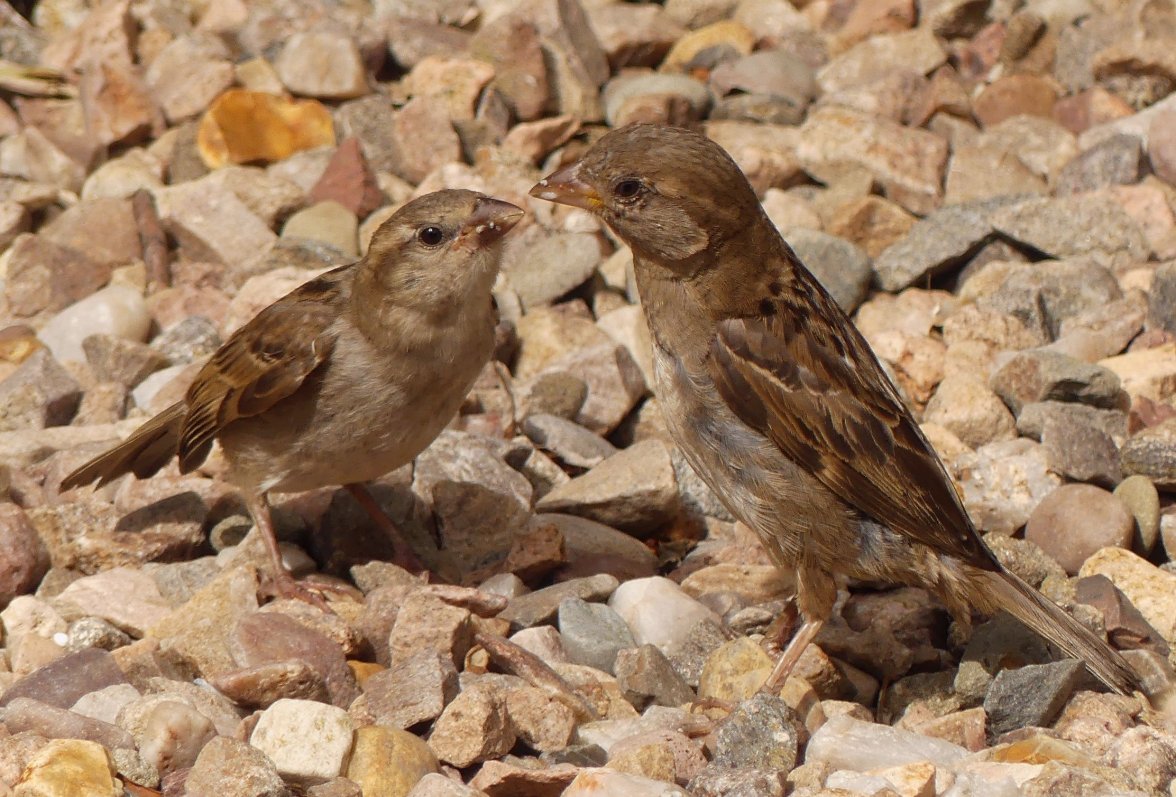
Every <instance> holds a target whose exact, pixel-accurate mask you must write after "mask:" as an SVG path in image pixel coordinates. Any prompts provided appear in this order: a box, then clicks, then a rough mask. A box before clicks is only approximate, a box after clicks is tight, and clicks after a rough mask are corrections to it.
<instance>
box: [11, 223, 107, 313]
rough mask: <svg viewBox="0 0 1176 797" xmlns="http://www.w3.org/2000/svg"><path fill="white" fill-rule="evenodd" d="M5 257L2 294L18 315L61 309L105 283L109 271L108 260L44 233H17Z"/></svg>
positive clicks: (13, 311) (12, 310)
mask: <svg viewBox="0 0 1176 797" xmlns="http://www.w3.org/2000/svg"><path fill="white" fill-rule="evenodd" d="M7 260H8V279H7V282H6V284H5V290H4V294H5V297H6V298H7V300H8V304H9V306H10V307H11V312H12V313H13V314H14V315H16V316H18V317H28V316H35V315H37V314H39V313H42V312H45V311H49V312H56V311H58V310H61V309H62V308H65V307H67V306H69V305H70V304H71V303H73V302H76V301H78V300H79V299H82V298H84V297H86V296H88V295H90V294H91V293H93V292H94V291H95V290H97V289H98V288H99V287H101V286H102V285H104V284H105V283H106V282H107V281H108V280H109V279H110V273H111V269H110V266H109V265H108V264H103V263H98V262H96V261H94V260H92V259H90V258H89V257H88V256H87V255H86V254H85V253H84V252H83V251H79V250H77V249H73V248H71V247H67V246H63V245H61V244H59V243H57V242H55V241H53V240H51V239H50V238H49V237H48V236H43V235H21V236H18V237H17V238H16V240H15V241H14V242H13V244H12V246H11V247H10V249H9V251H8V253H7Z"/></svg>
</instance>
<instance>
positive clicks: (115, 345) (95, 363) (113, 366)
mask: <svg viewBox="0 0 1176 797" xmlns="http://www.w3.org/2000/svg"><path fill="white" fill-rule="evenodd" d="M82 351H83V352H85V355H86V361H87V362H88V363H89V364H90V367H91V368H92V369H93V371H94V376H95V377H96V378H97V379H98V380H100V381H103V382H118V383H120V384H122V385H125V386H127V387H135V386H136V385H138V384H139V383H140V382H142V381H143V380H144V379H146V378H147V377H148V376H149V375H150V374H152V373H154V372H155V371H158V370H159V369H160V368H163V367H165V366H166V365H167V364H168V363H167V358H166V357H165V356H164V355H163V354H161V353H160V352H159V351H158V350H156V349H154V348H152V347H150V346H148V345H147V344H146V343H140V342H138V341H134V340H126V339H124V338H118V337H115V336H113V335H102V334H99V335H91V336H89V337H88V338H86V339H85V340H83V341H82Z"/></svg>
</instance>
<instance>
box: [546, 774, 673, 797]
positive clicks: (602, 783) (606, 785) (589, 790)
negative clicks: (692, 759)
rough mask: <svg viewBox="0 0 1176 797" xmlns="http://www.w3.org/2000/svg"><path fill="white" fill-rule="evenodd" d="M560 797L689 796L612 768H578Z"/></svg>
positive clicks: (671, 785) (654, 781)
mask: <svg viewBox="0 0 1176 797" xmlns="http://www.w3.org/2000/svg"><path fill="white" fill-rule="evenodd" d="M561 797H689V795H687V793H686V792H684V791H682V789H679V788H678V787H677V786H675V785H673V784H671V783H666V782H665V781H661V780H654V779H653V778H646V777H642V776H641V775H630V774H629V773H628V772H617V771H616V770H613V769H604V768H600V769H581V770H580V774H578V775H576V779H575V780H573V781H572V782H571V783H570V784H569V785H568V787H567V788H566V789H564V791H563V794H562V795H561Z"/></svg>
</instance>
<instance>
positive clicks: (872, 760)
mask: <svg viewBox="0 0 1176 797" xmlns="http://www.w3.org/2000/svg"><path fill="white" fill-rule="evenodd" d="M967 754H968V751H967V750H965V749H964V748H962V747H960V746H959V745H956V744H952V743H951V742H947V741H944V740H942V739H934V738H931V737H929V736H923V735H921V734H918V733H913V732H911V731H905V730H902V729H901V728H892V727H890V726H889V725H879V724H878V723H874V722H862V721H861V720H856V719H854V718H853V717H850V716H848V715H846V714H842V715H840V716H836V717H831V718H830V719H829V720H828V721H827V722H826V723H825V724H824V725H822V726H821V728H820V729H819V730H818V731H817V732H816V733H814V734H813V737H812V739H811V740H810V741H809V744H808V749H807V751H806V752H805V761H806V762H813V761H823V762H825V763H827V764H829V765H830V766H832V767H833V768H834V769H848V770H851V771H853V772H865V771H866V770H870V769H878V768H879V767H896V766H901V765H903V764H911V763H915V762H918V761H930V762H931V763H932V764H935V765H936V766H941V767H945V766H950V765H951V764H953V763H955V762H956V761H959V760H960V759H962V758H963V757H964V756H966V755H967Z"/></svg>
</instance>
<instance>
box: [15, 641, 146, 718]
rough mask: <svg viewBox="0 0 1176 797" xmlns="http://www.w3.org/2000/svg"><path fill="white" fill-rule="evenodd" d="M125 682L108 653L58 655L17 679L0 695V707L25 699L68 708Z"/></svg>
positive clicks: (93, 651)
mask: <svg viewBox="0 0 1176 797" xmlns="http://www.w3.org/2000/svg"><path fill="white" fill-rule="evenodd" d="M126 682H127V679H126V676H124V675H123V673H122V670H120V669H119V667H118V665H117V664H116V663H115V662H114V659H113V658H112V657H111V655H110V654H109V653H107V652H106V651H105V650H99V649H97V648H86V649H83V650H80V651H78V652H77V653H70V654H67V655H65V656H62V657H61V658H58V659H56V660H55V661H53V662H51V663H49V664H46V665H45V666H44V667H41V668H39V669H37V670H35V671H33V672H32V673H30V674H28V675H26V676H25V677H23V678H21V679H20V680H19V681H17V682H16V683H15V684H13V685H12V686H10V687H9V688H8V689H7V690H6V691H5V692H4V694H3V695H0V706H7V705H8V704H9V703H11V702H12V701H13V700H16V699H17V698H21V697H27V698H31V699H33V700H39V701H41V702H42V703H47V704H49V705H51V706H56V707H58V708H69V707H70V706H72V705H73V704H74V703H76V702H77V700H78V699H79V698H81V697H82V696H83V695H85V694H88V693H90V692H94V691H97V690H98V689H102V688H104V687H107V686H112V685H115V684H123V683H126Z"/></svg>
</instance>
